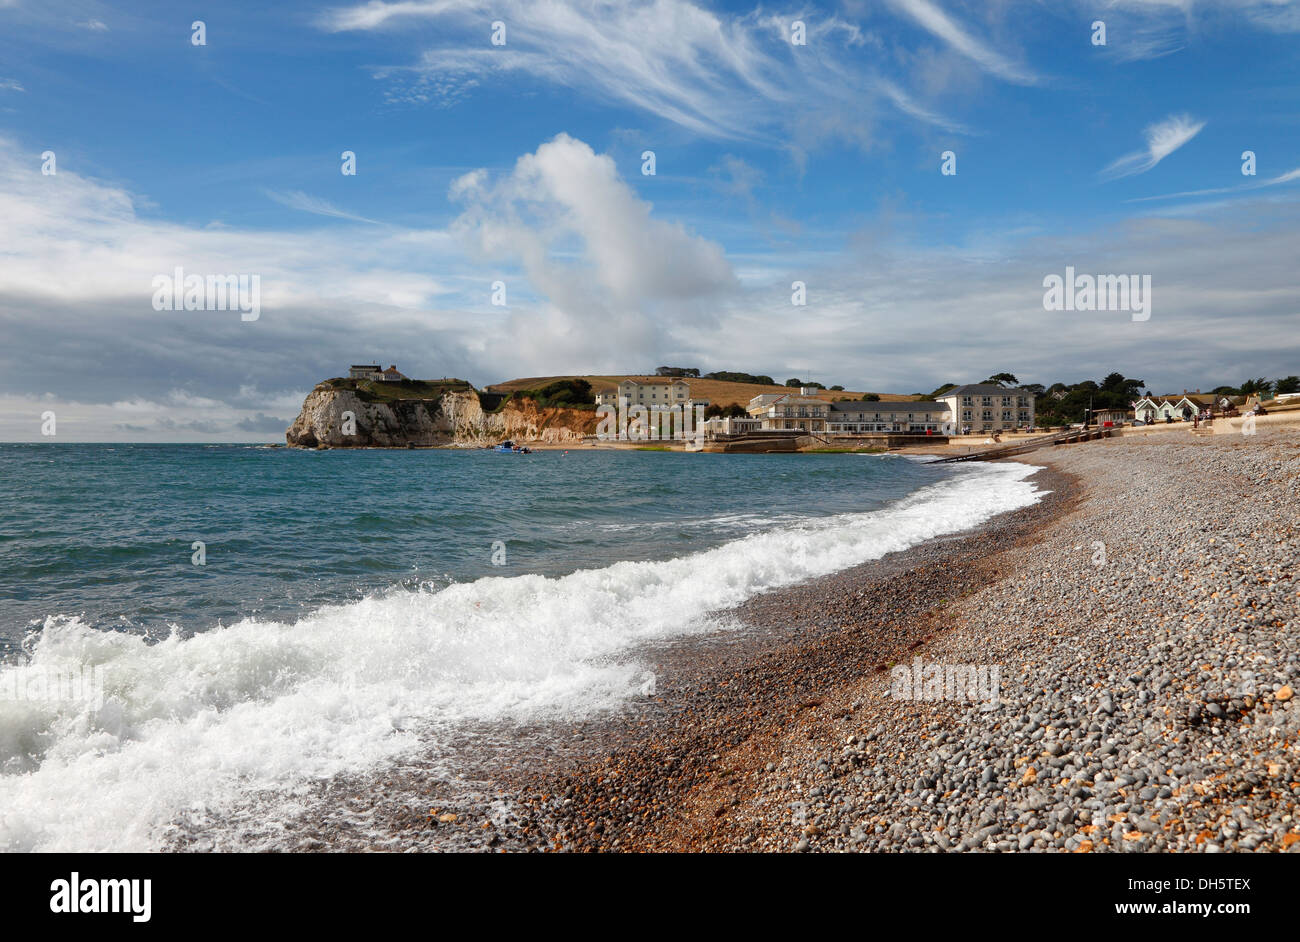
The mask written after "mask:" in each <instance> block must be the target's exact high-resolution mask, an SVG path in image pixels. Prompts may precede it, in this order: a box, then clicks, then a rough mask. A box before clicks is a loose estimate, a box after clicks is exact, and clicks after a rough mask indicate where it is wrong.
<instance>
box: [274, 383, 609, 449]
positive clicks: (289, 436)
mask: <svg viewBox="0 0 1300 942" xmlns="http://www.w3.org/2000/svg"><path fill="white" fill-rule="evenodd" d="M370 388H371V387H369V384H367V383H364V382H363V383H360V384H357V383H352V382H349V381H340V380H328V381H326V382H324V383H321V384H319V385H318V386H316V388H315V389H313V390H312V391H311V392H310V393H308V394H307V398H306V400H305V401H304V402H303V404H302V411H301V412H300V413H299V414H298V417H297V418H296V419H294V422H293V424H292V425H291V426H289V429H288V431H286V432H285V436H284V437H285V441H286V442H287V443H288V444H289V445H291V446H294V447H298V448H406V447H416V448H425V447H433V446H437V445H458V444H459V445H489V444H493V443H495V442H499V441H503V440H505V439H508V438H509V439H515V440H517V441H531V442H545V443H553V444H569V443H572V444H578V443H580V442H581V441H582V437H583V435H584V434H592V433H594V432H595V430H596V422H597V420H596V414H595V413H594V412H589V411H585V410H580V409H563V408H549V409H538V408H537V405H536V403H535V402H533V400H531V399H510V400H506V402H505V403H504V404H503V405H502V406H501V407H500V408H499V410H497V411H487V410H484V408H483V404H482V402H481V401H480V398H479V394H478V392H477V391H475V390H474V389H473V388H471V387H469V386H468V385H465V386H463V387H460V388H447V389H441V390H437V391H435V392H434V393H432V394H425V395H420V394H418V393H417V394H415V395H413V396H412V397H410V398H407V397H406V396H405V395H404V393H405V390H401V389H393V390H391V391H390V390H388V389H384V390H383V392H384V393H385V395H384V397H383V398H378V397H376V396H375V395H373V394H372V393H371V392H370ZM345 413H351V420H352V421H351V422H349V421H348V419H349V416H347V415H345ZM353 426H355V428H353ZM349 430H351V434H348V432H349Z"/></svg>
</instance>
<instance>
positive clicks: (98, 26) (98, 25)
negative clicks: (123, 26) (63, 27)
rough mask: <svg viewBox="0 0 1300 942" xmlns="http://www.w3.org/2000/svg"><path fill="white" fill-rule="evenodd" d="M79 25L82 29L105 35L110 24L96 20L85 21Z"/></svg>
mask: <svg viewBox="0 0 1300 942" xmlns="http://www.w3.org/2000/svg"><path fill="white" fill-rule="evenodd" d="M77 25H78V26H80V27H81V28H82V29H88V30H90V31H91V32H94V33H103V32H106V31H107V30H108V24H107V23H105V22H104V21H103V20H94V19H91V20H83V21H81V22H80V23H78V24H77Z"/></svg>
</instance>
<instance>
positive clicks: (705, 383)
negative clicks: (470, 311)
mask: <svg viewBox="0 0 1300 942" xmlns="http://www.w3.org/2000/svg"><path fill="white" fill-rule="evenodd" d="M660 378H662V377H656V376H648V375H641V376H577V375H569V376H525V377H522V378H520V379H512V380H509V381H508V382H504V383H493V384H492V385H491V386H488V387H487V388H486V391H487V392H501V393H510V392H514V391H515V390H517V389H539V388H541V387H543V386H546V385H547V384H549V383H553V382H555V381H556V380H561V379H585V380H586V381H587V382H589V383H591V386H592V389H593V390H594V391H595V392H604V391H605V390H612V389H614V388H616V387H617V386H618V384H619V383H621V382H622V381H623V380H625V379H634V380H639V381H642V382H644V381H645V380H650V379H660ZM686 382H687V383H689V384H690V387H691V395H692V396H694V397H695V398H697V399H707V400H709V402H712V403H716V404H717V405H721V406H726V405H730V404H731V403H733V402H734V403H739V404H740V405H742V406H743V405H744V404H745V403H747V402H749V400H751V399H753V398H754V397H755V396H760V395H762V394H763V393H788V392H797V390H792V389H790V387H788V386H760V385H757V384H754V383H728V382H724V381H722V380H716V379H687V380H686ZM872 391H874V390H872ZM864 392H867V390H861V391H858V392H853V391H849V390H845V391H844V392H840V391H838V390H836V391H832V390H829V389H818V390H814V393H815V395H817V397H818V398H821V399H825V400H826V401H827V402H830V401H831V400H833V399H839V398H842V397H848V398H850V399H861V398H862V396H863V393H864ZM880 398H881V400H882V401H884V402H910V401H912V400H913V399H915V398H916V397H915V396H899V395H895V394H893V393H880Z"/></svg>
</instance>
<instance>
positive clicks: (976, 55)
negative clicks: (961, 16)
mask: <svg viewBox="0 0 1300 942" xmlns="http://www.w3.org/2000/svg"><path fill="white" fill-rule="evenodd" d="M889 5H890V6H891V7H893V8H894V9H895V10H897V11H898V12H900V13H903V14H905V15H906V16H908V17H910V18H911V19H912V20H913V21H914V22H916V24H917V25H918V26H920V27H921V28H922V29H924V30H926V31H927V32H929V33H931V34H933V35H934V36H935V37H937V38H938V39H941V40H943V41H944V42H945V43H946V44H947V45H949V46H951V47H952V48H953V49H954V50H956V51H957V52H959V53H961V54H962V55H963V56H965V57H966V58H968V59H970V60H971V61H972V62H974V63H975V64H976V65H978V66H979V67H980V68H981V69H983V70H984V71H986V72H988V73H990V74H992V75H996V76H997V77H998V78H1001V79H1005V80H1006V81H1008V82H1014V83H1016V84H1018V85H1034V84H1037V83H1038V82H1039V81H1040V79H1039V77H1038V76H1037V75H1036V74H1035V73H1034V72H1033V71H1032V70H1030V69H1028V68H1026V67H1025V66H1022V65H1018V64H1017V63H1015V62H1013V61H1012V60H1011V59H1008V58H1007V57H1006V56H1004V55H1002V54H1001V53H1000V52H998V51H996V50H995V49H992V48H991V47H990V46H989V45H988V44H987V43H984V42H981V41H980V40H978V39H976V38H975V37H974V36H973V35H971V33H970V32H969V31H968V30H966V29H964V28H962V26H960V25H959V24H958V23H957V21H956V20H954V19H953V18H952V17H950V16H949V15H948V14H947V13H945V12H944V11H943V10H941V9H940V8H939V7H937V6H935V5H934V4H933V3H931V2H930V0H889Z"/></svg>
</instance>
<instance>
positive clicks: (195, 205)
mask: <svg viewBox="0 0 1300 942" xmlns="http://www.w3.org/2000/svg"><path fill="white" fill-rule="evenodd" d="M194 20H202V21H203V23H204V26H205V30H206V45H202V46H196V45H194V44H193V43H192V42H191V35H192V30H191V23H192V22H193V21H194ZM497 20H500V21H502V22H503V23H504V24H505V44H504V45H500V46H494V45H492V43H491V42H490V37H491V33H492V29H493V27H492V24H493V22H494V21H497ZM1098 20H1100V21H1103V22H1104V23H1105V30H1106V45H1104V46H1099V45H1095V44H1094V43H1093V41H1092V39H1093V36H1094V33H1095V30H1094V28H1093V26H1092V24H1093V23H1094V22H1095V21H1098ZM795 21H800V22H802V23H803V24H804V27H805V31H806V36H807V42H806V45H795V44H793V43H792V42H791V41H790V37H791V29H792V24H793V23H794V22H795ZM1297 40H1300V3H1289V2H1283V0H1258V2H1255V0H1236V2H1226V0H1224V2H1197V0H1181V2H1175V0H1170V2H1159V0H1112V2H1094V3H1083V2H1073V0H1065V2H1060V3H1045V2H983V3H961V2H954V0H879V2H870V3H867V2H861V3H858V2H844V3H839V4H826V5H800V6H790V7H778V6H763V7H754V6H751V5H747V4H736V3H730V4H709V3H701V2H687V0H658V2H655V3H636V2H626V3H603V2H595V0H546V2H536V0H529V2H524V0H499V2H494V3H491V4H481V3H476V2H457V0H428V2H423V0H409V2H399V3H385V2H367V3H363V4H346V3H345V4H337V5H332V4H309V3H286V4H277V5H270V8H268V5H265V4H252V3H248V4H245V3H222V4H217V5H202V4H201V5H199V6H196V7H194V8H192V9H191V8H184V9H182V8H179V7H178V6H177V5H176V4H174V3H157V4H153V3H147V2H137V3H131V4H103V3H94V2H76V3H59V2H50V0H40V2H37V0H0V209H3V214H2V215H3V217H4V219H5V222H4V224H3V229H2V230H0V341H2V342H0V364H2V365H3V369H2V370H0V438H3V439H18V440H25V439H39V438H40V434H39V430H40V419H39V417H40V415H41V413H42V412H44V411H46V410H53V411H55V412H56V414H57V415H58V416H59V422H60V430H59V437H60V438H61V439H62V438H67V439H69V440H78V439H79V440H109V439H113V440H117V439H124V440H126V439H136V440H190V439H193V440H236V439H258V440H262V439H265V440H271V439H275V438H277V437H279V435H278V433H279V431H282V429H283V426H284V425H286V424H287V423H288V421H289V420H290V419H292V417H293V414H294V413H295V412H296V408H297V404H298V403H300V402H301V399H302V396H303V395H304V394H305V393H306V392H307V390H309V389H310V387H311V386H312V384H313V383H314V382H316V381H317V380H319V379H323V378H325V377H327V376H331V375H338V374H339V373H341V372H343V371H344V369H345V368H346V366H347V363H349V362H352V361H354V360H358V361H359V360H363V359H371V358H377V359H381V360H383V361H384V362H385V364H387V363H388V362H396V363H397V364H398V365H399V366H400V367H401V368H402V369H403V370H404V371H406V372H408V373H410V374H413V375H417V376H441V375H444V374H451V375H459V376H463V377H465V378H467V379H470V380H472V381H473V382H475V383H477V384H479V385H483V384H487V383H490V382H493V381H497V380H502V379H507V378H511V377H513V376H517V375H539V374H548V373H559V372H619V373H621V372H635V371H645V370H648V369H652V368H653V367H654V366H657V365H659V364H661V363H673V364H680V365H688V366H699V367H701V368H702V369H705V370H712V369H730V370H745V371H750V372H759V373H768V374H771V375H774V376H778V377H780V378H784V377H786V376H793V375H798V376H801V377H804V378H815V379H818V380H821V381H823V382H826V383H828V384H829V383H842V384H844V385H845V386H847V387H848V388H851V389H876V390H881V391H895V392H913V391H916V390H922V389H930V388H933V387H934V386H937V385H938V384H939V383H942V382H966V381H977V380H980V379H983V378H984V376H986V375H988V374H989V373H991V372H998V371H1002V370H1009V371H1011V372H1014V373H1016V374H1017V375H1019V376H1020V378H1021V379H1022V380H1024V381H1036V382H1042V383H1051V382H1054V381H1057V380H1061V381H1067V382H1076V381H1079V380H1081V379H1085V378H1099V377H1100V376H1101V375H1104V374H1105V373H1107V372H1110V371H1111V370H1113V369H1118V370H1120V371H1122V372H1124V373H1126V374H1127V375H1135V376H1138V377H1141V378H1144V379H1146V380H1147V382H1148V384H1149V385H1151V386H1152V387H1153V388H1156V389H1162V390H1180V389H1182V388H1184V387H1186V388H1195V387H1198V386H1200V387H1205V388H1209V387H1211V386H1213V385H1217V384H1219V383H1237V382H1240V381H1241V380H1242V379H1244V378H1245V377H1246V376H1248V375H1261V374H1262V375H1269V376H1276V375H1283V374H1290V373H1298V372H1300V356H1297V353H1298V352H1300V343H1298V342H1297V340H1296V338H1297V337H1300V330H1298V329H1297V328H1300V300H1298V297H1297V289H1298V288H1300V276H1297V273H1296V271H1297V268H1300V266H1297V265H1296V264H1295V260H1296V257H1297V254H1298V253H1297V249H1300V231H1298V229H1300V219H1298V218H1297V213H1296V209H1297V204H1296V199H1297V195H1300V173H1295V171H1297V170H1298V169H1300V130H1298V129H1300V120H1298V119H1300V64H1298V63H1300V57H1298V56H1297V55H1296V51H1297ZM344 150H351V151H353V152H355V153H356V159H357V170H358V172H357V174H356V175H355V176H344V175H343V174H341V173H340V163H341V160H340V155H341V153H342V152H343V151H344ZM645 150H653V151H654V152H655V159H656V165H657V166H656V170H657V172H656V174H655V175H654V176H647V175H644V174H642V172H641V167H642V160H641V154H642V152H643V151H645ZM1246 150H1251V151H1253V152H1254V153H1255V155H1256V158H1255V159H1256V169H1257V173H1256V175H1254V176H1243V174H1242V172H1241V168H1242V159H1241V155H1242V152H1243V151H1246ZM45 151H53V152H54V153H55V155H56V161H57V173H56V174H54V175H48V174H42V173H41V167H42V157H41V155H42V153H43V152H45ZM945 151H952V152H953V153H954V154H955V155H956V170H957V172H956V174H955V175H944V174H942V173H941V172H940V166H941V163H942V157H941V155H942V154H943V153H944V152H945ZM177 265H182V266H184V267H185V268H186V270H187V271H189V272H200V273H222V274H225V273H255V274H259V275H260V277H261V284H262V291H263V300H262V311H261V315H260V317H259V319H258V320H257V321H255V322H251V323H248V322H241V321H240V319H239V317H238V315H237V314H236V315H234V316H233V317H232V316H230V315H229V314H228V313H223V312H214V311H200V312H169V311H166V312H158V311H155V310H153V308H152V307H151V304H150V300H151V295H152V292H151V289H150V280H151V278H152V277H153V276H154V275H156V274H159V273H166V272H171V271H172V270H173V269H174V267H175V266H177ZM1066 265H1073V266H1075V267H1076V268H1077V269H1078V270H1080V271H1091V272H1096V273H1110V272H1123V273H1141V274H1150V275H1151V276H1152V279H1153V284H1154V302H1153V311H1152V316H1151V318H1150V320H1148V321H1143V322H1134V321H1133V320H1131V319H1130V318H1129V316H1128V315H1127V314H1126V313H1124V312H1090V313H1087V314H1083V313H1080V312H1069V313H1064V312H1050V311H1045V310H1044V308H1043V304H1042V295H1043V288H1042V279H1043V277H1044V276H1045V275H1048V274H1050V273H1054V272H1055V273H1060V272H1063V271H1064V269H1065V266H1066ZM496 280H501V281H503V282H504V283H505V284H506V286H507V289H508V298H509V305H508V306H507V307H504V308H502V307H494V306H493V305H491V304H490V303H489V296H490V291H491V284H492V282H493V281H496ZM794 280H802V281H804V282H806V284H807V286H808V304H807V305H806V306H802V307H795V306H792V305H791V303H790V293H791V292H790V285H791V282H792V281H794Z"/></svg>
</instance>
